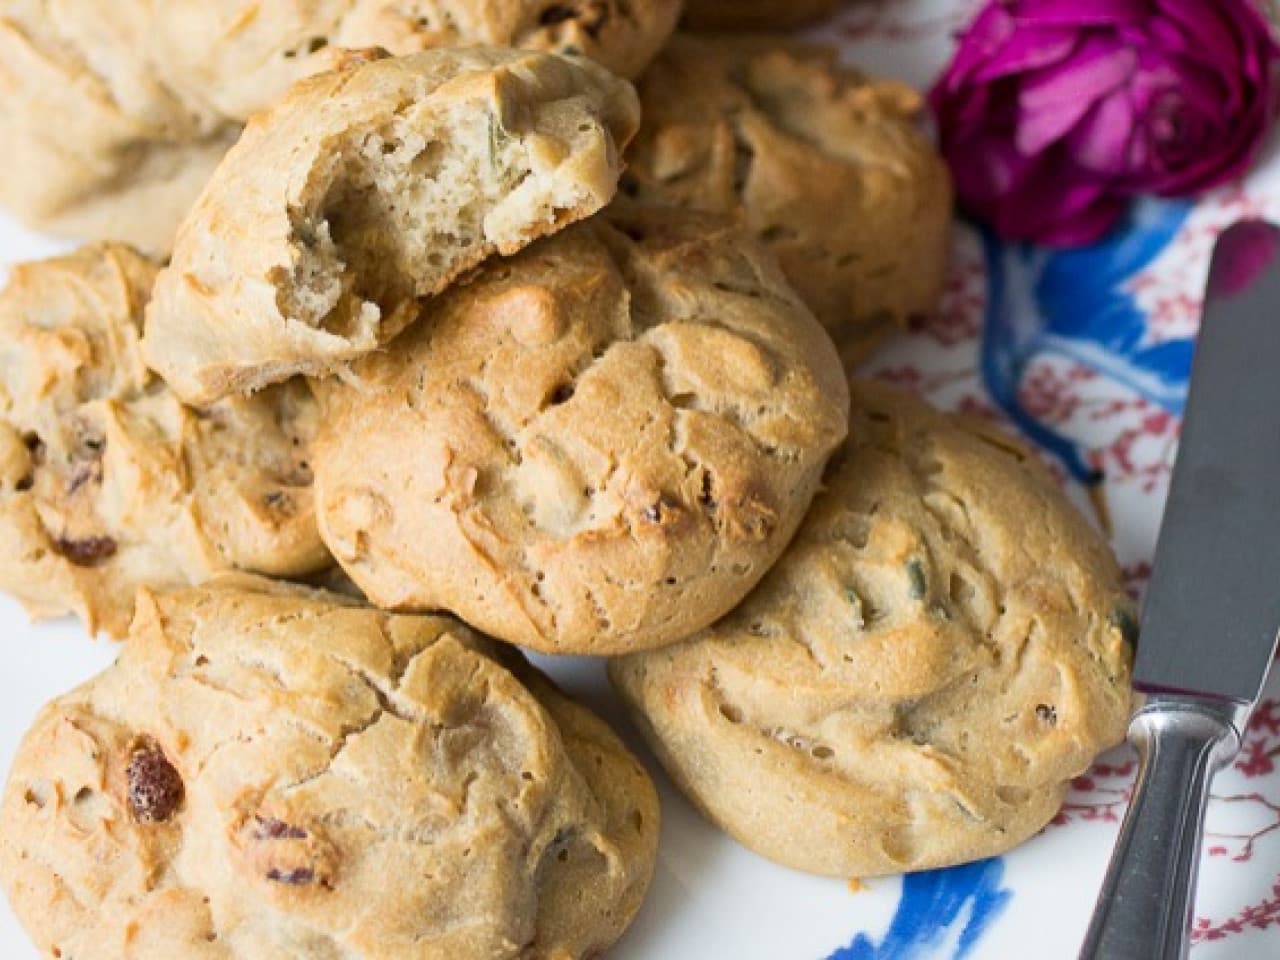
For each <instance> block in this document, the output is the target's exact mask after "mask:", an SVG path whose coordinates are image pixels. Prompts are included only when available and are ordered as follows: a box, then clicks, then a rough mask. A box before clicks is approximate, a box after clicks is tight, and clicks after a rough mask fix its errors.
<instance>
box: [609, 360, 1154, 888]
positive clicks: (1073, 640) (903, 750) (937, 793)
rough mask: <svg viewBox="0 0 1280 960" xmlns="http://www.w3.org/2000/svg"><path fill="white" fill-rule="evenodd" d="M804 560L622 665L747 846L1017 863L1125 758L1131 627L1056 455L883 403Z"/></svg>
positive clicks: (798, 551)
mask: <svg viewBox="0 0 1280 960" xmlns="http://www.w3.org/2000/svg"><path fill="white" fill-rule="evenodd" d="M850 437H851V439H850V442H849V444H848V446H847V449H846V451H845V453H844V460H843V462H841V463H840V464H839V465H838V466H837V467H835V469H833V470H832V471H831V474H830V476H829V477H828V480H827V486H826V489H825V491H824V492H823V493H822V494H821V496H819V498H818V500H817V501H816V502H815V504H814V507H813V510H812V511H811V513H810V514H809V517H808V519H807V520H806V521H805V524H804V526H803V527H802V528H801V530H800V532H799V534H797V536H796V539H795V542H794V543H793V544H792V545H791V547H790V549H789V550H788V551H787V553H786V554H785V556H784V557H783V559H782V560H781V561H780V562H779V563H778V565H777V566H776V567H775V568H774V570H773V571H772V572H771V573H770V574H769V576H768V577H767V578H766V579H765V580H764V582H763V583H762V584H761V585H760V586H759V587H758V588H757V589H756V591H755V592H754V593H753V594H752V595H751V596H750V597H749V598H748V599H747V601H746V602H745V603H744V604H743V605H742V606H741V607H739V608H738V609H737V610H735V611H734V612H733V613H732V614H730V615H729V616H728V617H726V618H725V619H724V620H722V621H721V622H720V623H718V624H716V625H715V626H714V627H712V628H711V629H709V630H707V631H705V632H703V633H701V634H699V635H698V636H696V637H695V638H694V639H692V640H691V641H690V642H688V643H685V644H680V645H678V646H675V647H670V648H667V649H665V650H660V651H656V652H653V653H648V654H643V655H638V656H631V657H625V658H622V659H620V660H617V661H614V662H613V663H611V664H610V677H611V678H612V680H613V682H614V685H615V687H616V688H617V690H618V691H619V693H620V694H621V695H622V697H623V699H624V700H625V701H626V703H627V705H628V706H629V708H630V709H631V710H632V712H633V715H634V716H635V718H636V720H637V722H638V725H639V726H640V729H641V730H642V731H643V732H644V734H645V736H646V738H647V739H648V741H649V743H650V744H651V745H652V746H653V748H654V750H655V751H656V752H657V754H658V756H659V757H660V758H661V760H662V762H663V764H664V765H665V766H666V768H667V770H668V771H669V772H670V773H671V775H672V777H673V778H674V779H675V781H676V782H677V783H678V784H679V785H680V787H681V788H682V789H683V790H684V792H685V793H686V795H687V796H688V797H689V798H690V799H692V800H693V802H694V803H695V804H697V805H698V806H699V807H700V808H701V809H702V810H703V812H704V813H705V814H706V815H707V816H708V817H709V818H710V819H711V820H712V821H713V822H715V823H716V824H717V825H719V826H720V827H722V828H723V829H724V830H726V831H728V832H729V833H730V834H732V835H733V836H734V837H735V838H736V839H737V840H738V841H739V842H741V843H742V844H744V845H745V846H747V847H750V848H751V849H753V850H755V851H757V852H758V853H760V854H762V855H764V856H766V857H769V858H770V859H772V860H775V861H777V862H779V863H783V864H786V865H788V866H791V867H795V868H797V869H800V870H807V871H810V872H813V873H820V874H830V875H834V876H843V877H861V876H868V875H876V874H885V873H900V872H903V871H911V870H922V869H926V868H932V867H941V866H946V865H949V864H954V863H959V862H963V861H968V860H975V859H978V858H981V857H987V856H991V855H993V854H998V853H1001V852H1003V851H1005V850H1007V849H1009V848H1010V847H1012V846H1014V845H1016V844H1018V843H1021V842H1022V841H1023V840H1025V839H1026V838H1028V837H1030V836H1031V835H1032V834H1034V833H1035V832H1036V831H1037V830H1039V829H1040V828H1041V827H1043V826H1044V825H1045V824H1046V823H1047V822H1048V821H1049V820H1050V818H1052V817H1053V815H1054V814H1055V813H1056V812H1057V810H1058V808H1059V806H1060V804H1061V802H1062V798H1063V795H1064V793H1065V792H1066V789H1067V787H1068V784H1069V782H1070V780H1071V778H1073V777H1075V776H1077V775H1079V774H1080V773H1082V772H1084V770H1085V769H1086V768H1087V767H1088V766H1089V764H1090V762H1091V761H1092V760H1093V758H1094V756H1095V755H1096V754H1097V753H1099V752H1101V751H1102V750H1103V749H1105V748H1107V747H1109V746H1111V745H1113V744H1115V743H1117V742H1118V741H1119V740H1121V739H1122V737H1123V735H1124V730H1125V722H1126V718H1127V716H1128V707H1129V696H1130V694H1129V670H1130V661H1131V657H1132V643H1131V641H1132V639H1133V637H1132V633H1133V629H1134V628H1133V624H1134V620H1133V612H1132V611H1133V607H1132V603H1131V601H1130V600H1129V598H1128V597H1127V596H1126V594H1125V592H1124V589H1123V586H1122V581H1121V577H1120V573H1119V570H1118V569H1117V567H1116V563H1115V560H1114V559H1113V557H1112V556H1111V553H1110V551H1109V550H1108V548H1107V546H1106V544H1105V543H1104V542H1103V541H1102V539H1101V538H1100V537H1099V536H1098V534H1097V533H1095V531H1094V530H1093V529H1092V528H1091V527H1090V526H1089V525H1088V524H1087V523H1086V521H1085V520H1084V519H1083V518H1082V517H1081V516H1080V515H1079V514H1078V513H1077V512H1076V511H1075V510H1074V509H1073V508H1072V506H1071V505H1070V503H1069V502H1068V501H1067V500H1066V498H1065V497H1064V496H1063V495H1062V494H1061V492H1060V491H1059V490H1058V488H1057V485H1056V484H1055V483H1054V482H1053V480H1052V478H1051V477H1050V475H1049V474H1048V472H1047V471H1046V470H1045V469H1044V467H1043V466H1042V465H1041V464H1040V463H1039V462H1038V461H1037V460H1036V459H1035V456H1034V454H1032V453H1030V452H1028V451H1026V450H1024V449H1023V448H1021V447H1020V446H1019V445H1018V444H1016V443H1015V442H1014V441H1012V440H1010V439H1009V438H1007V437H1006V436H1005V435H1004V434H1002V433H1000V432H999V431H997V430H995V429H993V428H990V427H988V426H986V425H985V424H979V423H977V422H974V421H971V420H964V419H960V418H957V417H951V416H944V415H942V414H940V413H937V412H935V411H933V410H931V409H929V408H928V407H926V406H925V405H924V404H922V403H921V402H919V401H917V400H915V399H911V398H908V397H906V396H905V395H902V394H897V393H893V392H891V391H888V390H886V389H884V388H882V387H872V386H870V385H860V386H858V387H856V388H855V390H854V398H853V415H852V418H851V425H850Z"/></svg>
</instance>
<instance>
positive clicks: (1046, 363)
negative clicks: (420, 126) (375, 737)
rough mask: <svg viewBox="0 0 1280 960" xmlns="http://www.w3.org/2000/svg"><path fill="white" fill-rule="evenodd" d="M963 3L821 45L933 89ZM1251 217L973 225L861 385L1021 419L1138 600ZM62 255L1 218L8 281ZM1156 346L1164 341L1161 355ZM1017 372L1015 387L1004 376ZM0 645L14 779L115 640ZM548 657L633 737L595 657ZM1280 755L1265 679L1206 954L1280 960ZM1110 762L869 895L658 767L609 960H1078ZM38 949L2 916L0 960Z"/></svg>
mask: <svg viewBox="0 0 1280 960" xmlns="http://www.w3.org/2000/svg"><path fill="white" fill-rule="evenodd" d="M961 6H963V4H957V3H954V2H948V0H917V2H909V0H908V2H903V0H898V2H896V3H892V4H882V3H873V4H864V5H862V6H855V7H853V8H851V9H850V10H849V11H848V13H847V14H845V15H844V16H843V18H842V19H841V20H840V21H839V22H838V23H836V24H833V25H832V26H831V27H829V28H827V29H826V30H824V31H822V32H823V33H824V34H825V35H826V36H828V37H829V38H834V39H837V40H838V41H839V42H841V43H842V44H843V45H844V46H845V48H846V49H847V51H848V55H849V59H850V60H852V61H855V62H860V63H864V64H866V65H868V66H869V67H871V68H873V69H875V70H878V71H881V72H885V73H889V74H895V75H898V76H901V77H902V78H903V79H907V80H909V81H911V82H913V83H916V84H920V85H923V84H925V83H927V82H928V81H929V79H930V78H931V77H932V76H933V75H934V74H935V72H936V71H937V69H938V67H939V66H940V64H941V63H942V62H943V60H944V59H945V57H946V56H947V52H948V46H949V36H950V34H951V32H952V31H953V30H954V28H955V26H956V25H957V21H958V16H959V15H958V13H957V10H958V9H959V8H960V7H961ZM1273 153H1274V151H1273ZM1258 214H1262V215H1270V216H1271V218H1272V219H1277V220H1280V162H1277V161H1276V160H1275V159H1274V158H1272V159H1268V160H1266V161H1265V162H1264V163H1263V164H1262V166H1261V168H1260V169H1259V171H1258V172H1257V173H1256V174H1255V175H1254V176H1253V177H1252V178H1251V179H1250V181H1249V182H1248V183H1247V184H1246V185H1245V186H1244V187H1243V188H1240V189H1231V190H1225V191H1222V192H1220V193H1219V194H1217V195H1215V196H1213V197H1210V198H1208V199H1206V200H1205V201H1203V202H1201V203H1200V204H1198V205H1196V206H1194V207H1192V206H1190V205H1182V204H1148V205H1145V206H1143V207H1141V208H1140V209H1138V210H1137V211H1135V215H1134V218H1133V222H1132V223H1130V224H1129V225H1128V227H1127V228H1126V230H1125V232H1124V233H1123V234H1122V236H1121V237H1119V238H1118V239H1117V241H1116V242H1111V243H1107V244H1104V245H1102V246H1101V247H1099V248H1095V249H1093V250H1089V251H1084V252H1081V253H1077V254H1070V255H1058V256H1052V255H1048V254H1045V253H1043V252H1040V251H1033V250H1026V249H1017V248H1012V249H1011V248H1005V247H1002V246H1001V245H999V244H996V243H994V242H992V241H991V240H989V239H984V238H983V237H981V236H980V235H979V234H977V233H976V232H975V231H973V230H972V229H970V228H968V227H964V226H961V227H958V228H957V231H956V257H955V269H954V276H953V280H952V283H951V285H950V289H949V291H948V293H947V297H946V301H945V303H944V305H943V309H942V311H941V313H940V315H939V317H938V318H937V319H936V320H934V321H932V322H930V323H929V324H928V325H927V326H925V327H923V328H921V329H919V330H916V331H914V332H913V333H912V334H911V335H910V336H908V337H906V338H904V339H903V340H902V341H901V342H900V343H899V344H897V345H896V346H894V347H893V348H891V349H890V350H889V351H888V352H887V353H886V354H885V355H884V356H883V357H881V358H880V359H878V360H877V361H876V362H875V364H874V368H873V370H872V371H870V372H871V373H872V374H873V375H875V376H878V377H881V378H883V379H885V380H889V381H892V382H896V383H899V384H901V385H904V386H907V387H909V388H911V389H915V390H917V391H919V392H921V393H923V394H925V395H927V396H928V397H929V398H930V399H931V400H933V401H934V402H935V403H938V404H940V405H942V406H945V407H949V408H964V409H968V410H972V411H975V412H979V413H990V414H991V415H992V416H996V417H1001V418H1008V417H1012V418H1013V419H1014V420H1015V421H1016V422H1017V424H1018V425H1019V426H1020V427H1021V428H1023V429H1024V430H1026V431H1027V432H1028V434H1029V435H1030V436H1031V437H1032V438H1033V439H1035V440H1036V441H1038V442H1040V443H1041V445H1042V446H1043V447H1045V448H1046V450H1047V452H1048V453H1050V454H1051V455H1053V457H1054V460H1055V463H1056V464H1057V465H1058V466H1059V467H1060V468H1061V469H1060V470H1059V473H1060V475H1061V476H1062V478H1063V481H1064V483H1067V484H1068V485H1069V486H1070V488H1071V490H1072V492H1073V494H1074V495H1075V497H1076V499H1077V502H1079V503H1080V504H1081V506H1082V508H1083V509H1086V510H1088V511H1090V512H1092V513H1093V514H1094V515H1095V516H1096V515H1097V509H1096V504H1097V503H1099V502H1101V503H1105V507H1106V511H1107V512H1108V513H1109V515H1110V518H1111V523H1112V529H1113V531H1114V542H1115V545H1116V549H1117V552H1118V554H1119V555H1120V558H1121V560H1122V562H1123V563H1124V565H1125V569H1126V572H1127V573H1128V574H1129V576H1130V579H1131V582H1132V584H1133V586H1134V589H1135V590H1140V589H1141V586H1142V584H1143V582H1144V580H1145V576H1146V571H1147V567H1146V564H1147V563H1148V562H1149V559H1150V556H1151V552H1152V548H1153V546H1154V542H1155V533H1156V529H1157V526H1158V523H1159V515H1160V508H1161V504H1162V502H1163V497H1164V491H1165V486H1166V483H1167V480H1168V475H1169V466H1170V463H1171V462H1172V455H1173V450H1174V443H1175V439H1176V431H1177V413H1178V410H1179V408H1180V403H1181V397H1182V391H1183V388H1184V387H1185V379H1186V370H1185V358H1186V356H1187V355H1188V354H1189V338H1190V336H1191V335H1192V334H1193V333H1194V330H1195V326H1196V320H1197V315H1198V308H1199V296H1200V290H1201V288H1202V286H1203V282H1204V275H1205V272H1206V269H1207V262H1208V251H1209V248H1210V245H1211V243H1212V240H1213V237H1214V236H1215V235H1216V233H1217V231H1218V230H1219V229H1220V228H1221V227H1222V226H1224V225H1225V224H1227V223H1229V222H1231V221H1232V220H1234V219H1236V218H1237V217H1239V216H1243V215H1258ZM60 248H61V247H60V245H59V244H57V243H56V242H53V241H50V240H48V239H47V238H40V237H36V236H33V235H31V234H29V233H26V232H24V231H22V230H20V229H18V228H17V227H16V226H14V225H13V224H12V223H10V222H7V221H4V220H2V219H0V272H3V269H4V267H5V266H6V265H7V264H10V263H12V262H15V261H17V260H23V259H32V258H35V257H38V256H43V255H46V254H49V253H52V252H55V251H56V250H58V249H60ZM1062 277H1066V278H1068V281H1067V282H1065V283H1063V282H1060V278H1062ZM1046 330H1052V332H1053V334H1054V336H1052V337H1049V336H1046V335H1045V332H1046ZM1156 344H1165V345H1166V346H1165V347H1164V348H1163V349H1160V350H1151V349H1150V348H1151V347H1152V346H1154V345H1156ZM1002 369H1013V370H1015V371H1016V375H1015V376H1014V377H1012V378H1002V377H1000V376H997V375H995V372H996V371H998V370H1002ZM984 370H985V371H987V373H988V374H989V375H988V376H984V375H983V372H984ZM1087 470H1101V471H1102V472H1103V473H1104V474H1105V483H1104V484H1103V485H1102V487H1101V491H1100V495H1098V491H1095V496H1094V497H1092V498H1091V497H1089V496H1086V495H1085V493H1084V489H1083V487H1082V486H1081V485H1080V484H1079V483H1078V482H1077V481H1078V477H1079V476H1080V475H1081V474H1082V473H1083V472H1084V471H1087ZM0 636H3V638H4V639H3V641H2V642H0V765H3V767H4V768H5V769H7V768H8V763H9V760H10V758H11V757H12V755H13V751H14V750H15V748H16V746H17V743H18V740H19V738H20V737H21V735H22V732H23V731H24V730H25V729H26V727H27V725H28V724H29V723H30V721H31V719H32V717H33V716H34V714H35V712H36V710H37V709H38V707H39V705H40V704H41V703H43V702H44V701H45V700H47V699H49V698H51V697H53V696H55V695H56V694H58V693H61V692H63V691H65V690H66V689H68V688H69V687H71V686H73V685H74V684H76V683H78V682H80V681H81V680H83V679H86V678H88V677H89V676H91V675H92V674H93V673H94V672H96V671H97V670H99V669H100V668H102V667H103V666H105V665H106V664H107V663H109V662H110V660H111V659H112V657H113V656H114V649H113V647H112V645H111V644H109V643H107V642H106V641H91V640H89V639H87V638H86V637H85V636H84V635H83V632H82V631H81V630H80V629H79V627H78V625H76V624H74V623H70V622H58V623H51V624H41V625H38V626H32V625H30V624H29V623H28V622H27V619H26V617H25V616H24V615H23V613H22V612H21V610H20V609H19V608H18V606H17V605H16V604H15V603H13V602H12V601H10V600H7V599H3V598H0ZM541 662H542V663H543V664H544V665H549V669H550V670H551V672H553V673H554V674H556V675H557V677H558V678H559V679H560V680H561V682H562V683H563V684H564V685H565V686H566V687H567V688H568V689H569V690H570V691H571V692H573V693H575V694H576V695H578V696H579V697H581V698H582V699H583V700H585V701H586V702H587V703H589V704H590V705H592V706H593V707H595V708H596V709H597V710H599V711H600V712H601V713H602V714H604V715H605V716H607V717H608V718H609V719H611V720H612V721H614V722H615V725H617V726H618V727H619V728H620V729H623V730H624V731H626V732H627V735H628V737H629V738H631V739H632V742H633V744H634V742H635V741H634V737H632V736H631V734H630V731H627V729H626V726H625V722H624V721H623V720H622V718H621V717H620V716H619V714H618V711H617V709H616V706H615V704H614V703H613V701H612V699H611V697H610V695H609V691H608V689H607V686H606V685H605V683H604V681H603V678H602V674H601V671H600V669H599V665H598V664H595V663H591V662H587V661H578V660H568V661H566V660H561V661H558V662H553V663H550V664H548V661H546V660H545V659H544V660H542V661H541ZM636 746H637V749H641V752H642V755H643V756H644V757H645V758H646V759H648V760H650V761H651V758H650V757H649V755H648V754H647V753H645V752H644V751H643V750H642V748H640V747H639V745H638V744H637V745H636ZM1277 757H1280V684H1278V683H1276V682H1272V684H1270V686H1269V689H1268V696H1267V699H1266V700H1265V701H1264V703H1263V705H1262V706H1261V708H1260V709H1259V711H1258V713H1257V714H1256V716H1255V720H1254V723H1253V726H1252V728H1251V731H1250V734H1249V738H1248V742H1247V744H1246V748H1245V752H1244V753H1243V754H1242V756H1241V759H1240V760H1239V761H1238V762H1237V763H1236V764H1235V766H1234V767H1233V768H1232V769H1231V770H1230V771H1228V772H1226V773H1225V774H1223V775H1222V776H1220V777H1219V778H1218V780H1217V781H1216V782H1215V785H1214V793H1215V797H1216V799H1215V800H1214V801H1213V803H1212V805H1211V809H1210V815H1209V827H1208V831H1209V835H1208V838H1207V840H1206V844H1205V851H1206V855H1205V857H1204V867H1203V872H1202V875H1201V882H1200V898H1199V902H1198V904H1197V910H1196V916H1197V918H1198V919H1197V921H1196V930H1195V938H1196V945H1195V948H1194V951H1193V956H1194V957H1195V958H1196V960H1220V958H1232V960H1235V958H1246V960H1248V958H1263V957H1275V956H1280V771H1277V769H1276V765H1275V763H1276V758H1277ZM1107 759H1108V761H1109V762H1108V763H1107V764H1106V765H1104V766H1102V767H1100V768H1099V769H1097V770H1095V771H1094V773H1093V774H1091V775H1090V776H1089V777H1086V778H1082V779H1081V780H1080V781H1079V782H1078V784H1077V788H1076V789H1075V790H1074V791H1073V793H1072V794H1071V796H1070V798H1069V800H1068V804H1067V807H1066V808H1065V810H1064V812H1063V815H1062V816H1061V817H1060V818H1059V819H1060V821H1061V822H1060V823H1059V824H1055V825H1053V826H1050V827H1049V828H1048V829H1046V830H1045V831H1044V832H1043V833H1042V834H1041V835H1040V836H1038V837H1036V838H1035V839H1034V840H1032V841H1031V842H1029V843H1027V844H1025V845H1024V846H1023V847H1021V848H1020V849H1018V850H1015V851H1013V852H1012V853H1010V854H1009V855H1007V856H1005V857H1001V858H997V859H995V860H990V861H986V862H985V863H982V864H976V865H970V866H968V867H962V868H958V869H955V870H950V871H935V872H932V873H927V874H918V875H915V876H912V877H909V878H906V879H905V881H904V880H902V879H896V878H895V879H888V880H881V881H874V882H871V883H869V884H866V885H865V887H863V888H861V889H856V890H855V889H853V888H851V886H850V885H847V884H845V883H842V882H839V881H832V880H822V879H817V878H812V877H806V876H803V875H800V874H796V873H793V872H791V871H788V870H784V869H782V868H780V867H775V866H773V865H771V864H769V863H767V862H765V861H763V860H761V859H759V858H758V857H756V856H754V855H752V854H750V853H748V852H747V851H745V850H743V849H742V848H740V847H738V846H737V845H735V844H734V843H733V842H732V841H730V840H728V839H727V838H725V837H723V836H722V835H720V834H719V833H718V832H717V831H715V830H714V829H713V828H711V827H710V826H708V825H707V824H706V823H705V822H703V821H702V820H701V819H700V818H699V816H698V815H697V814H696V813H695V812H694V811H693V810H692V808H691V807H690V806H689V805H688V804H687V803H686V802H684V801H683V800H682V799H681V798H680V797H679V796H677V795H676V794H675V793H674V791H673V790H672V789H671V788H670V785H669V784H667V783H666V781H665V780H664V779H662V778H661V776H660V775H659V780H660V783H661V785H662V800H663V812H664V824H663V835H662V847H661V853H660V857H659V863H658V871H657V875H656V877H655V880H654V884H653V889H652V892H651V895H650V897H649V900H648V902H647V903H646V905H645V908H644V910H643V912H642V913H641V915H640V918H639V920H638V921H637V922H636V924H635V926H634V927H633V928H632V930H631V931H630V932H629V933H628V934H627V936H626V938H625V939H624V940H623V942H622V943H621V944H620V945H619V946H618V948H617V949H616V950H615V951H614V952H613V953H612V954H611V956H612V957H615V958H618V960H641V958H644V960H650V958H661V960H707V958H720V957H734V958H736V960H757V958H758V960H778V958H795V960H821V958H832V960H917V958H934V957H937V958H959V957H966V958H975V960H982V958H994V960H1006V958H1023V957H1032V956H1034V957H1036V958H1037V960H1058V958H1062V960H1067V958H1071V957H1074V956H1075V955H1076V950H1077V949H1078V945H1079V941H1080V938H1081V936H1082V935H1083V932H1084V929H1085V926H1086V924H1087V921H1088V916H1089V912H1090V909H1091V907H1092V902H1093V898H1094V894H1095V891H1096V890H1097V887H1098V884H1099V882H1100V880H1101V877H1102V872H1103V869H1104V867H1105V864H1106V859H1107V857H1108V855H1109V852H1110V848H1111V844H1112V843H1113V841H1114V839H1115V833H1116V823H1117V819H1118V817H1119V815H1120V814H1122V812H1123V808H1124V803H1125V798H1126V795H1127V790H1128V786H1129V782H1130V779H1131V775H1132V767H1133V764H1132V759H1131V757H1130V756H1129V755H1128V754H1126V753H1124V752H1123V751H1122V752H1119V753H1118V754H1116V755H1115V756H1113V757H1110V758H1107ZM650 766H651V767H653V768H654V769H655V771H656V766H654V765H653V764H652V762H650ZM34 955H35V952H34V950H33V949H32V948H31V946H30V945H29V943H28V941H27V939H26V937H25V936H24V935H23V933H22V931H21V929H20V928H19V926H18V924H17V922H16V921H15V920H14V918H13V917H12V915H11V913H10V912H9V910H8V908H7V906H6V905H4V904H3V902H0V957H4V958H13V960H24V958H28V957H33V956H34ZM90 960H91V958H90Z"/></svg>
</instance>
